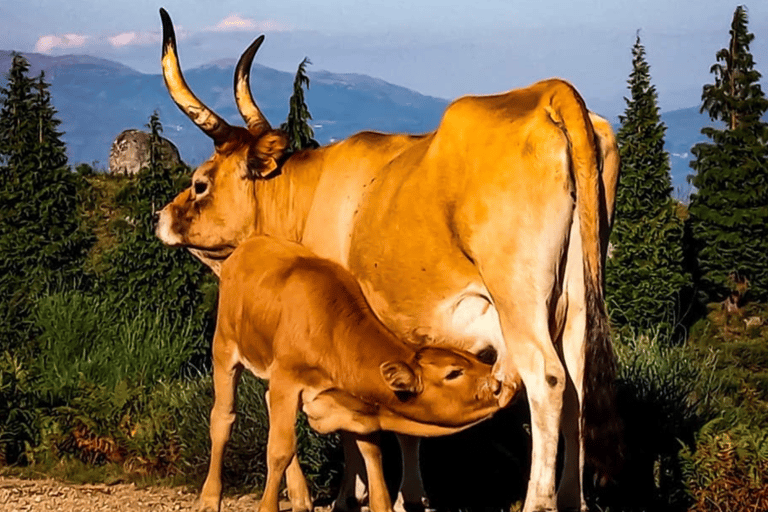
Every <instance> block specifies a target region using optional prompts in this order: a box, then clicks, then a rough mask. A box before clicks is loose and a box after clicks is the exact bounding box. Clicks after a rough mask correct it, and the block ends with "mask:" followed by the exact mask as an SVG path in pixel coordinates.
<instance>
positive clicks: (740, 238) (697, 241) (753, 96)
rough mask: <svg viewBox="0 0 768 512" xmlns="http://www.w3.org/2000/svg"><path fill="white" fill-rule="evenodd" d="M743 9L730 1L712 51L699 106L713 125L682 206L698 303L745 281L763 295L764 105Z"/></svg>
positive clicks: (767, 139)
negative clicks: (724, 37)
mask: <svg viewBox="0 0 768 512" xmlns="http://www.w3.org/2000/svg"><path fill="white" fill-rule="evenodd" d="M747 22H748V20H747V11H746V9H745V8H744V7H743V6H739V7H737V8H736V11H735V12H734V14H733V21H732V23H731V30H730V36H731V37H730V42H729V44H728V47H727V48H723V49H722V50H720V51H719V52H717V55H716V58H717V62H716V63H715V64H714V65H713V66H712V68H711V70H710V71H711V72H712V73H713V74H714V75H715V81H714V82H715V83H714V84H709V85H705V86H704V89H703V92H702V101H703V104H702V106H701V112H704V111H706V112H707V113H708V114H709V117H710V118H711V119H712V120H713V121H718V122H720V123H721V124H719V126H718V127H706V128H704V129H702V133H703V134H704V135H706V136H707V137H708V138H709V139H710V141H709V142H705V143H701V144H697V145H696V146H694V147H693V149H692V153H693V155H694V157H695V159H694V160H693V161H692V162H691V164H690V165H691V167H692V168H693V169H694V171H695V174H694V175H692V176H690V177H689V180H690V182H691V183H692V184H693V185H694V187H695V188H696V191H695V193H694V194H693V195H692V196H691V204H690V207H689V211H690V219H689V225H688V228H689V231H690V236H691V250H692V252H693V259H694V260H695V262H696V269H695V277H696V281H697V288H698V289H699V290H700V291H701V294H702V299H703V300H704V301H705V302H720V301H723V300H724V299H727V298H729V297H731V294H733V293H734V292H736V291H737V289H738V288H739V287H740V285H743V284H744V281H743V280H744V279H746V280H747V283H748V287H747V292H746V296H747V297H748V298H750V299H752V300H758V301H767V300H768V257H766V255H768V125H767V124H766V123H765V122H763V121H762V120H761V118H762V116H763V115H764V114H765V112H766V109H768V100H766V98H765V95H764V94H763V91H762V89H761V88H760V84H759V80H760V73H759V72H758V71H757V70H756V69H755V63H754V60H753V58H752V54H751V53H750V50H749V45H750V43H751V42H752V40H753V39H754V35H753V34H751V33H749V32H748V30H747Z"/></svg>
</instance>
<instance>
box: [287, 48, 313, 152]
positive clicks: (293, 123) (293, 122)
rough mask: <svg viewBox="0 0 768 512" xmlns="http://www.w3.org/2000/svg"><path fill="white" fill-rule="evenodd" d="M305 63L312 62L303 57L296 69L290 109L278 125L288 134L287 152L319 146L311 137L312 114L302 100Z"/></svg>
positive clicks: (305, 78)
mask: <svg viewBox="0 0 768 512" xmlns="http://www.w3.org/2000/svg"><path fill="white" fill-rule="evenodd" d="M307 64H312V63H311V62H310V60H309V59H308V58H306V57H304V60H302V61H301V64H299V69H298V70H296V78H295V79H294V81H293V96H291V100H290V104H291V110H290V111H289V112H288V119H287V120H286V121H285V122H284V123H283V124H281V125H280V129H281V130H283V131H284V132H286V133H287V134H288V139H289V141H290V142H289V143H288V147H287V149H286V151H287V152H288V153H295V152H296V151H299V150H301V149H305V148H316V147H318V146H319V144H318V143H317V141H316V140H315V139H313V137H314V136H315V132H314V130H312V127H311V126H310V125H309V121H310V120H311V119H312V115H311V114H310V113H309V108H308V107H307V104H306V102H305V101H304V86H305V85H306V86H307V89H309V77H308V76H307V73H306V67H307Z"/></svg>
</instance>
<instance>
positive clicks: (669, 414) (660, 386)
mask: <svg viewBox="0 0 768 512" xmlns="http://www.w3.org/2000/svg"><path fill="white" fill-rule="evenodd" d="M617 341H618V343H616V345H615V346H616V353H617V356H618V359H619V374H618V386H617V404H618V407H619V414H620V416H621V419H622V421H623V424H624V441H625V447H626V448H625V449H626V453H625V459H626V460H625V464H624V467H623V469H622V472H621V473H620V474H619V475H617V476H616V483H615V485H613V486H612V487H611V488H610V489H609V490H608V491H603V492H601V493H598V496H597V503H598V504H599V505H600V506H601V507H603V508H606V507H607V508H608V509H609V510H612V511H613V510H624V511H635V510H637V511H641V510H666V511H676V510H686V508H687V506H688V504H689V502H690V499H689V497H688V494H687V493H686V487H685V481H684V480H683V477H682V469H681V455H680V450H681V448H682V447H683V446H688V445H692V444H693V442H694V435H695V433H696V431H697V430H698V429H699V428H700V427H701V425H703V424H704V423H705V422H706V421H707V420H708V419H709V417H710V416H708V411H709V410H710V406H709V402H708V400H709V396H710V394H711V393H714V392H715V391H716V389H717V382H716V380H715V378H714V376H713V374H712V371H711V367H712V364H713V362H714V360H715V359H716V355H715V354H713V353H705V354H701V355H697V354H696V353H695V352H693V351H691V350H690V349H688V348H687V347H680V346H670V344H669V342H667V341H665V340H661V339H660V338H659V337H658V335H657V334H655V335H650V336H649V335H648V334H642V335H637V336H627V337H624V338H622V339H620V340H617ZM701 390H706V392H703V393H702V392H701Z"/></svg>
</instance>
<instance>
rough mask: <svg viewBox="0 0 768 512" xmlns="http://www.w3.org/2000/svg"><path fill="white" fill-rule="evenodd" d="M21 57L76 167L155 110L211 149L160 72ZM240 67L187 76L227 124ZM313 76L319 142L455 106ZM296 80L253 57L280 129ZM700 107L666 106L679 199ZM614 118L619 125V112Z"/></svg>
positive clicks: (99, 163)
mask: <svg viewBox="0 0 768 512" xmlns="http://www.w3.org/2000/svg"><path fill="white" fill-rule="evenodd" d="M12 53H13V52H10V51H6V50H0V71H2V80H1V82H0V83H4V82H5V75H6V73H7V71H8V70H9V69H10V65H11V59H12ZM23 55H24V56H25V57H26V58H27V59H28V60H29V62H30V76H36V75H37V74H39V73H40V71H45V76H46V80H47V81H48V82H49V83H50V84H51V94H52V98H53V104H54V107H55V108H56V109H57V111H58V113H59V116H58V117H59V119H60V120H61V121H62V124H61V130H62V131H63V132H64V136H63V139H64V141H65V143H66V144H67V148H68V152H69V157H70V163H71V164H73V165H75V164H77V163H81V162H86V163H89V164H94V163H95V166H96V167H98V168H104V167H106V165H107V162H108V161H109V158H108V155H109V149H110V147H111V144H112V141H113V140H114V138H115V137H116V136H117V135H118V134H119V133H120V132H122V131H123V130H126V129H130V128H134V129H136V128H138V129H146V128H145V125H146V123H147V120H148V118H149V116H150V114H152V112H153V111H155V110H157V111H158V113H159V114H160V120H161V122H162V123H163V126H164V130H165V131H164V136H165V137H167V138H169V139H170V140H172V141H173V142H174V144H176V146H177V147H178V148H179V151H180V152H181V155H182V158H183V159H184V160H185V161H186V162H188V163H190V164H191V165H197V164H199V163H201V162H203V161H204V160H205V159H206V158H207V157H208V156H209V155H210V154H211V152H212V145H211V143H210V140H209V139H208V138H207V137H206V136H205V135H204V134H202V132H200V130H198V129H197V128H196V127H195V126H194V125H192V123H190V122H189V120H188V119H187V118H186V116H184V115H183V114H182V113H181V112H180V111H179V110H178V108H176V106H175V104H174V103H173V102H172V101H171V99H170V97H169V95H168V92H167V91H166V89H165V85H164V83H163V79H162V76H161V75H160V74H159V73H158V74H146V73H141V72H139V71H136V70H134V69H133V68H131V67H129V66H126V65H124V64H121V63H119V62H115V61H112V60H108V59H102V58H99V57H93V56H90V55H78V54H71V55H64V56H48V55H44V54H39V53H23ZM234 66H235V60H234V59H218V60H216V61H212V62H209V63H206V64H203V65H201V66H198V67H195V68H192V69H188V70H185V71H184V74H185V77H186V79H187V81H188V83H189V84H190V87H191V88H192V90H194V91H195V94H196V95H197V96H198V97H200V99H201V100H202V101H203V102H204V103H206V104H207V105H208V106H209V107H211V108H212V109H214V110H215V111H216V112H217V113H218V114H219V115H221V116H222V117H223V118H225V119H226V120H227V121H228V122H230V123H232V124H241V123H242V120H241V119H240V115H239V112H238V111H237V108H236V107H235V104H234V95H233V92H232V79H233V76H234ZM159 67H160V66H159V63H158V68H159ZM308 75H309V78H310V87H309V89H308V90H307V92H306V101H307V105H308V106H309V110H310V112H311V113H312V116H313V120H312V124H313V127H314V129H315V138H316V139H317V140H318V141H319V142H320V143H321V144H327V143H329V142H333V141H334V140H339V139H343V138H346V137H348V136H350V135H352V134H353V133H356V132H359V131H362V130H376V131H382V132H407V133H424V132H428V131H431V130H434V129H435V128H436V127H437V126H438V124H439V122H440V119H441V117H442V114H443V112H444V110H445V108H446V107H447V106H448V104H449V103H450V102H449V100H446V99H442V98H435V97H431V96H426V95H423V94H420V93H418V92H416V91H413V90H410V89H407V88H405V87H402V86H399V85H395V84H391V83H389V82H386V81H385V80H382V79H380V78H375V77H371V76H369V75H364V74H360V73H333V72H330V71H325V70H311V71H309V73H308ZM293 78H294V77H293V74H292V73H288V72H285V71H278V70H276V69H273V68H270V67H267V66H263V65H261V64H258V63H254V64H253V69H252V72H251V82H252V84H251V85H252V88H253V94H254V97H255V98H256V101H257V102H258V104H259V106H260V108H261V109H262V111H263V112H264V113H265V115H266V116H267V118H268V119H270V121H271V122H272V124H273V125H274V126H277V125H279V124H280V123H281V122H282V120H283V119H285V118H286V116H287V113H288V99H289V98H290V95H291V94H292V92H293ZM698 110H699V107H698V106H692V107H688V108H681V109H676V110H672V111H668V112H663V113H662V120H663V121H664V123H665V124H666V126H667V134H666V138H665V148H666V149H667V151H668V152H669V154H670V164H671V167H672V183H673V187H674V188H675V189H677V191H678V192H677V195H680V196H682V195H685V194H686V192H687V190H689V188H690V187H689V186H688V185H687V183H686V176H687V175H688V174H690V173H691V172H692V170H691V169H690V167H689V166H688V162H689V161H690V160H691V154H690V148H691V147H692V146H693V145H694V144H696V143H698V142H703V141H706V140H707V139H706V137H705V136H703V135H702V134H701V128H702V127H704V126H707V125H713V124H714V123H711V122H710V121H709V118H708V117H707V116H706V115H705V114H700V113H699V112H698ZM612 121H613V125H614V128H615V129H617V130H618V116H616V117H615V118H613V119H612Z"/></svg>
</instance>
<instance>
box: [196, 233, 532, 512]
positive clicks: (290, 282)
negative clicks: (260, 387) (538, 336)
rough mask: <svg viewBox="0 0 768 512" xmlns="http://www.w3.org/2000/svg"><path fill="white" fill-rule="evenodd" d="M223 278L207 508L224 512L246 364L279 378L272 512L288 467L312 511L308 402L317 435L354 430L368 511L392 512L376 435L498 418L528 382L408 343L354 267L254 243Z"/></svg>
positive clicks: (274, 382) (299, 505)
mask: <svg viewBox="0 0 768 512" xmlns="http://www.w3.org/2000/svg"><path fill="white" fill-rule="evenodd" d="M220 277H221V283H220V298H219V315H218V321H217V325H216V333H215V335H214V341H213V363H214V369H213V372H214V374H213V375H214V389H215V403H214V407H213V411H212V413H211V440H212V447H211V462H210V468H209V472H208V477H207V479H206V481H205V484H204V486H203V491H202V495H201V499H200V505H201V507H200V508H203V509H213V510H218V507H219V503H220V497H221V463H222V456H223V452H224V445H225V444H226V442H227V440H228V438H229V435H230V431H231V426H232V422H233V421H234V419H235V392H236V384H237V380H238V378H239V376H240V373H241V371H242V369H243V368H247V369H248V370H250V371H251V372H253V373H254V374H255V375H256V376H258V377H260V378H263V379H269V381H270V385H269V392H268V396H267V405H268V408H269V422H270V427H269V438H268V441H267V482H266V485H265V489H264V496H263V499H262V502H261V507H260V510H261V511H263V512H277V510H278V491H279V486H280V481H281V480H282V476H283V474H284V473H285V472H286V470H287V471H288V472H289V474H290V473H291V472H293V473H295V474H296V475H297V476H298V477H297V478H291V479H289V489H288V491H289V496H290V499H291V502H292V504H293V509H294V511H298V510H311V509H312V503H311V500H310V497H309V492H308V490H307V487H306V484H305V483H304V480H303V478H301V477H300V469H299V466H298V461H297V459H296V439H295V431H294V428H295V423H296V415H297V413H298V410H299V408H300V407H301V408H302V409H303V410H304V411H305V412H306V413H307V417H308V419H309V423H310V425H311V426H312V427H313V428H315V429H316V430H318V431H320V432H331V431H335V430H346V431H349V432H352V433H353V434H354V435H355V440H356V442H357V445H358V447H359V448H360V451H361V453H362V455H363V459H364V461H365V466H366V470H367V472H368V485H369V499H370V507H371V509H372V510H374V511H375V512H385V511H389V510H392V504H391V502H390V499H389V495H388V493H387V490H386V486H385V483H384V479H383V473H382V467H381V458H380V457H381V455H380V450H379V446H378V444H377V440H376V437H375V434H376V432H378V431H379V430H382V429H385V430H392V431H396V432H400V433H405V434H411V435H417V436H429V435H442V434H448V433H452V432H455V431H457V430H460V429H462V428H466V427H468V426H469V425H472V424H474V423H477V422H479V421H481V420H483V419H485V418H488V417H489V416H491V415H492V414H493V413H494V412H495V411H497V410H498V409H499V407H500V406H503V405H504V404H505V403H506V402H508V401H509V399H510V398H511V397H512V395H513V394H514V391H515V390H516V389H517V387H518V385H519V383H520V380H519V378H517V379H513V381H514V385H513V386H512V387H511V388H510V387H508V386H504V387H502V385H501V382H499V380H497V379H496V378H495V377H493V376H492V372H491V366H490V365H488V364H485V363H482V362H481V361H480V360H478V359H477V358H476V357H475V356H474V355H472V354H470V353H468V352H464V351H460V350H456V349H448V348H443V347H439V346H434V345H429V346H423V347H418V346H415V345H412V344H408V343H406V342H404V341H402V340H400V339H399V338H397V337H396V336H394V335H393V334H392V333H391V332H390V331H389V330H388V329H387V328H386V327H384V325H383V324H382V323H381V322H380V321H379V320H378V319H377V318H376V316H375V315H374V314H373V312H372V311H371V309H370V308H369V306H368V304H367V303H366V301H365V298H364V297H363V294H362V292H361V290H360V288H359V286H358V284H357V282H356V281H355V279H354V278H353V277H352V275H351V274H349V272H348V271H346V270H344V269H343V268H342V267H341V266H340V265H338V264H336V263H333V262H331V261H329V260H325V259H322V258H319V257H317V256H315V255H314V254H313V253H312V252H310V251H309V250H308V249H306V248H304V247H302V246H301V245H299V244H296V243H292V242H287V241H281V240H278V239H276V238H272V237H267V236H257V237H253V238H251V239H249V240H248V241H246V242H244V243H243V244H242V245H241V246H240V247H238V248H237V249H236V250H235V251H234V252H233V253H232V255H231V256H230V257H229V258H228V259H227V260H226V261H225V262H224V263H223V265H222V268H221V275H220ZM291 485H293V487H294V488H290V486H291Z"/></svg>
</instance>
